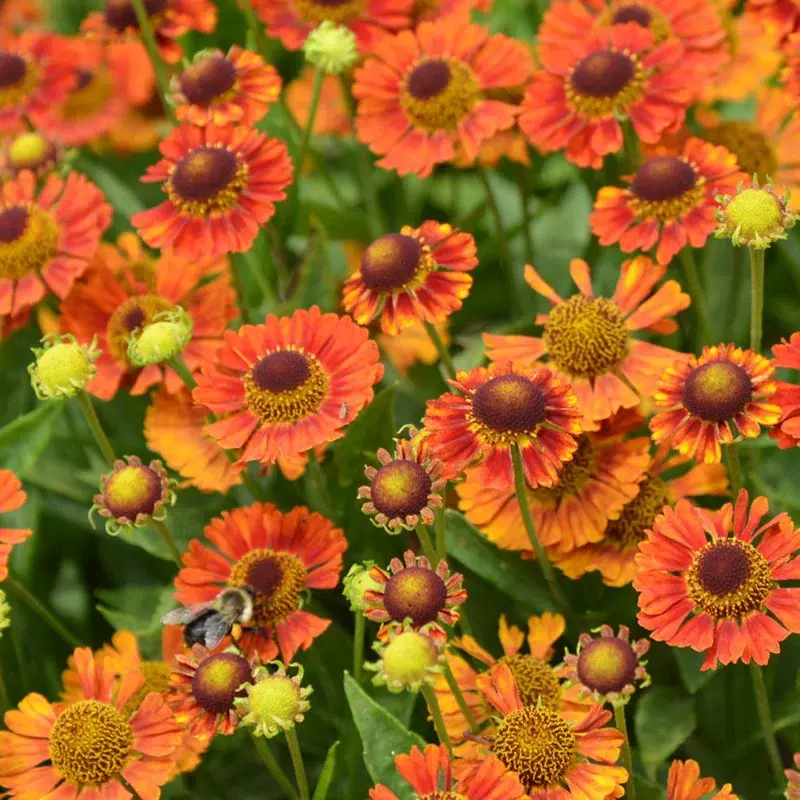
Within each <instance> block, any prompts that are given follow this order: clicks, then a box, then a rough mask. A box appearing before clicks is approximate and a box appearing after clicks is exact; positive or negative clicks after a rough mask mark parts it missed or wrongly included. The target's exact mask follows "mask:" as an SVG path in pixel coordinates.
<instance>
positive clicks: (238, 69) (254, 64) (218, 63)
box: [170, 45, 281, 125]
mask: <svg viewBox="0 0 800 800" xmlns="http://www.w3.org/2000/svg"><path fill="white" fill-rule="evenodd" d="M170 89H171V91H172V97H171V100H172V102H173V103H174V104H175V105H176V106H177V108H176V109H175V116H176V117H177V118H178V120H179V121H180V122H189V123H190V124H192V125H212V124H213V125H226V124H227V123H229V122H235V123H238V124H239V125H255V124H256V122H258V121H259V120H260V119H261V118H262V117H263V116H264V115H265V114H266V113H267V109H268V108H269V106H270V104H271V103H274V102H275V101H276V100H277V99H278V98H279V97H280V93H281V77H280V75H278V73H277V72H276V70H275V68H274V67H272V66H270V65H269V64H265V63H264V59H263V58H261V56H260V55H258V53H253V52H252V51H250V50H245V49H243V48H241V47H239V46H238V45H233V46H232V47H231V49H230V50H228V54H227V55H225V53H223V52H222V51H221V50H201V51H200V52H199V53H197V54H196V55H195V56H194V58H193V59H192V63H191V64H190V65H189V66H188V67H186V69H184V70H183V72H182V73H181V74H180V75H175V76H173V78H172V82H171V84H170Z"/></svg>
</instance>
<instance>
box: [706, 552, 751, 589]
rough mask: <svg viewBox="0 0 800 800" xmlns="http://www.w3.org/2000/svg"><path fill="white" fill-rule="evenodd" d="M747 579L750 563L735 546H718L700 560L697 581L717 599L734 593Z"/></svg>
mask: <svg viewBox="0 0 800 800" xmlns="http://www.w3.org/2000/svg"><path fill="white" fill-rule="evenodd" d="M749 577H750V561H749V560H748V558H747V556H746V555H745V554H744V553H743V552H742V550H741V549H740V548H738V547H736V546H735V545H730V544H719V545H717V546H716V547H715V548H713V549H712V550H709V551H708V552H707V553H704V554H703V555H702V556H701V558H700V565H699V569H698V571H697V579H698V580H699V581H700V585H701V586H702V587H703V588H704V589H705V590H706V591H707V592H709V593H710V594H713V595H716V596H717V597H721V596H722V595H725V594H731V593H732V592H735V591H736V590H737V589H739V588H740V587H742V586H743V585H744V584H745V582H746V581H747V579H748V578H749Z"/></svg>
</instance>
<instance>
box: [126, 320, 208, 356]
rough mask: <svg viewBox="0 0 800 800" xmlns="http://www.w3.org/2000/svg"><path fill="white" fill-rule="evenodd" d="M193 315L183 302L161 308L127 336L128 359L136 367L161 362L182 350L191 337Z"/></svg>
mask: <svg viewBox="0 0 800 800" xmlns="http://www.w3.org/2000/svg"><path fill="white" fill-rule="evenodd" d="M193 325H194V323H193V321H192V318H191V317H190V316H189V315H188V314H187V313H186V311H184V310H183V309H182V308H181V307H180V306H176V307H175V308H174V309H171V310H170V311H162V312H161V313H160V314H157V315H156V316H155V317H154V318H153V321H152V322H150V323H149V324H148V325H145V326H144V327H143V328H137V329H136V330H134V331H133V332H132V333H131V335H130V339H129V340H128V359H129V360H130V362H131V363H132V364H134V365H135V366H137V367H146V366H147V365H149V364H161V363H163V362H164V361H169V359H171V358H175V356H178V355H180V354H181V352H183V348H184V347H186V345H187V344H189V342H190V341H191V340H192V327H193Z"/></svg>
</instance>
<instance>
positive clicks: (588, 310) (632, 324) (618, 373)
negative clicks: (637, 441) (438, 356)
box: [483, 256, 690, 430]
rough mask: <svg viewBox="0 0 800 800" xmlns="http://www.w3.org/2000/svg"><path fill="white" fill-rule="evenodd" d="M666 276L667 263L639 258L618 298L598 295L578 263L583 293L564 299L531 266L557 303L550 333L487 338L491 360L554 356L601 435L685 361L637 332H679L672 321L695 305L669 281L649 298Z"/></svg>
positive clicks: (531, 278)
mask: <svg viewBox="0 0 800 800" xmlns="http://www.w3.org/2000/svg"><path fill="white" fill-rule="evenodd" d="M666 271H667V268H666V267H665V266H662V265H657V264H654V263H653V262H652V261H651V260H650V259H649V258H646V257H645V256H637V257H636V258H633V259H631V260H630V261H625V262H623V264H622V268H621V272H620V276H619V280H618V281H617V288H616V291H615V292H614V294H613V296H612V297H611V298H605V297H596V296H595V295H594V294H593V292H592V284H591V277H590V273H589V265H588V264H587V263H586V262H585V261H582V260H581V259H577V258H576V259H573V261H572V264H571V265H570V275H571V276H572V280H573V281H574V282H575V284H576V285H577V287H578V289H580V293H579V294H574V295H572V296H571V297H568V298H567V299H566V300H562V299H561V297H559V295H558V294H557V293H556V291H555V290H554V289H553V288H552V287H551V286H550V285H549V284H547V283H545V281H544V280H542V278H541V277H540V276H539V274H538V273H537V272H536V270H535V269H534V268H533V267H531V266H530V265H529V266H526V267H525V280H526V282H527V283H528V284H529V285H530V287H531V288H532V289H533V290H534V291H535V292H538V293H539V294H541V295H543V296H544V297H546V298H547V299H548V300H549V301H550V303H551V304H552V305H553V306H554V308H553V309H552V310H551V311H550V313H549V314H546V315H543V314H542V315H539V316H538V317H537V318H536V322H537V323H539V324H540V325H544V331H543V335H542V337H541V338H539V337H531V336H495V335H492V334H488V333H487V334H484V336H483V341H484V344H485V345H486V347H487V348H489V349H488V351H487V355H488V356H489V358H490V359H492V360H493V361H497V360H503V361H505V360H507V359H510V360H513V361H515V362H517V363H519V364H523V365H526V366H527V365H530V364H533V363H535V362H536V361H538V360H539V359H540V358H541V357H542V356H543V355H548V357H549V361H548V366H549V367H550V368H551V369H552V370H553V371H554V372H555V374H556V375H558V376H559V377H560V378H561V379H562V380H565V381H569V382H570V383H571V384H572V387H573V390H574V391H575V394H576V395H577V397H578V403H579V407H580V410H581V411H582V412H583V417H584V419H583V426H584V428H585V429H587V430H596V429H597V428H598V423H599V422H600V421H602V420H604V419H608V418H609V417H611V416H613V415H614V414H616V413H617V412H618V411H619V410H620V409H621V408H636V406H638V405H639V402H640V399H641V398H649V397H651V396H652V395H653V393H654V392H655V391H656V388H657V386H658V380H659V378H660V376H661V374H662V373H663V371H664V370H665V369H666V367H668V366H669V365H671V364H672V363H674V362H675V360H676V359H678V358H681V357H682V356H681V354H680V353H677V352H676V351H674V350H670V349H668V348H666V347H660V346H659V345H655V344H651V343H650V342H645V341H642V340H640V339H634V338H633V336H632V335H631V334H632V333H633V332H634V331H654V332H656V333H673V332H674V331H676V330H677V328H678V326H677V324H676V323H675V321H674V320H673V319H671V317H672V316H673V315H674V314H676V313H677V312H678V311H682V310H683V309H684V308H687V307H688V305H689V303H690V299H689V295H688V294H685V293H684V292H682V291H681V287H680V285H679V284H678V283H677V282H676V281H673V280H670V281H666V282H665V283H664V284H663V285H662V286H661V287H659V288H658V289H657V290H656V291H655V292H654V293H653V294H652V296H650V293H651V292H652V291H653V289H654V288H655V286H656V284H657V283H658V281H659V280H660V279H661V278H663V277H664V275H665V274H666Z"/></svg>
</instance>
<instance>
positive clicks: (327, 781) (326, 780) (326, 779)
mask: <svg viewBox="0 0 800 800" xmlns="http://www.w3.org/2000/svg"><path fill="white" fill-rule="evenodd" d="M338 748H339V742H334V743H333V744H332V745H331V747H330V750H328V755H327V756H325V763H324V764H323V765H322V772H321V773H320V775H319V780H318V781H317V788H316V789H314V796H313V797H312V798H311V800H327V798H328V790H329V789H330V788H331V783H332V782H333V775H334V773H335V772H336V751H337V749H338Z"/></svg>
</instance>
